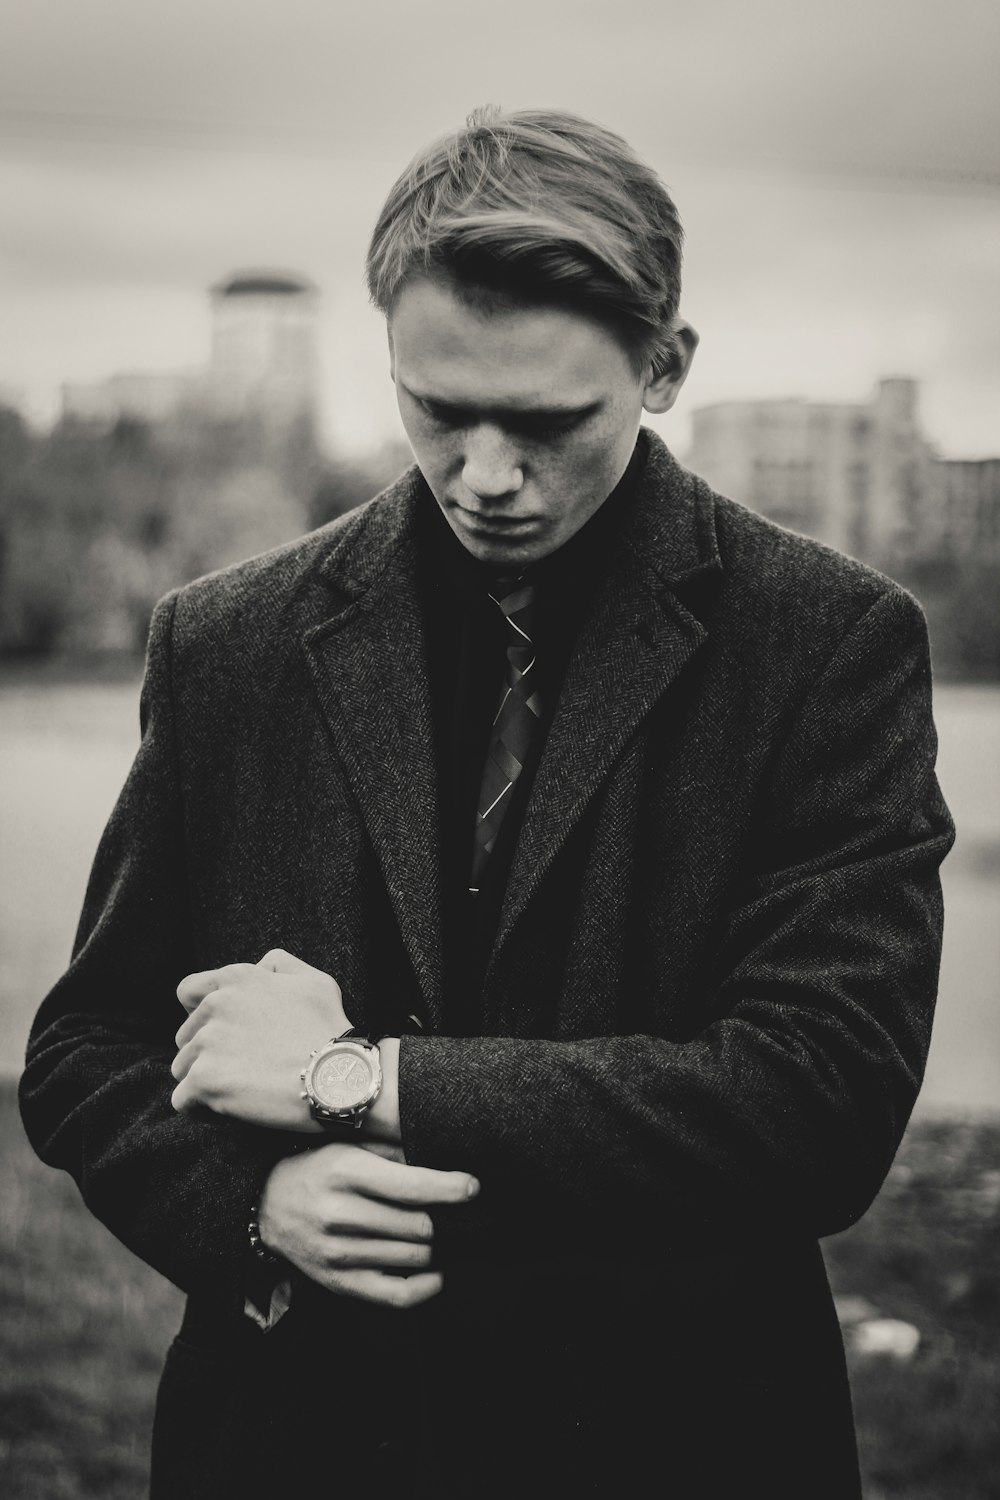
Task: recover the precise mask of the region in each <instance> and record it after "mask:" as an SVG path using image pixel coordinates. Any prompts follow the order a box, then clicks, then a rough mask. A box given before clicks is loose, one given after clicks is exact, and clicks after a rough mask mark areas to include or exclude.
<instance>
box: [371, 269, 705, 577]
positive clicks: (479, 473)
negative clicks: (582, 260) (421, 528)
mask: <svg viewBox="0 0 1000 1500" xmlns="http://www.w3.org/2000/svg"><path fill="white" fill-rule="evenodd" d="M685 326H686V325H685ZM389 349H390V356H391V371H392V378H393V380H394V381H395V383H396V396H397V400H398V402H399V410H400V415H401V416H402V419H403V426H404V427H405V429H406V434H407V437H408V438H409V440H410V443H411V445H412V447H413V452H414V454H415V456H416V459H417V463H418V464H419V465H420V469H421V471H422V473H423V475H424V478H425V479H426V480H427V483H428V484H429V486H430V488H431V490H432V492H433V494H434V498H435V499H436V500H437V503H438V505H439V506H440V507H441V510H442V512H443V514H444V516H445V519H446V520H447V522H448V524H449V526H450V527H451V529H452V531H453V532H454V533H455V535H456V536H457V537H458V539H459V541H460V542H461V543H462V545H463V546H464V547H465V548H466V550H467V551H469V552H471V553H472V555H473V557H476V558H478V559H479V560H480V561H481V562H485V563H489V564H491V565H493V566H495V567H497V568H503V569H516V570H520V569H522V568H524V567H526V566H527V565H528V564H529V563H533V562H538V561H539V559H541V558H543V557H547V556H548V555H549V554H550V553H551V552H555V551H556V549H557V548H559V547H561V546H563V544H564V543H566V542H568V541H569V539H570V537H572V536H573V535H574V534H575V533H576V532H577V531H579V530H580V527H581V526H583V525H584V523H585V522H586V521H588V520H589V519H590V517H591V516H592V515H593V514H594V512H595V511H597V510H598V509H599V508H600V506H601V505H602V504H603V502H604V501H605V500H606V499H607V497H608V496H609V495H610V493H611V491H612V490H613V489H614V487H615V485H616V484H617V483H618V481H619V479H620V478H621V476H622V474H623V473H624V472H625V469H626V467H627V465H628V461H629V459H630V457H631V455H632V449H633V448H634V446H635V440H636V435H637V433H638V430H639V420H640V417H641V415H642V410H643V407H644V406H646V407H647V409H649V410H654V411H665V410H666V409H667V407H668V406H670V405H671V404H672V403H673V398H674V396H675V395H676V391H677V389H678V388H679V386H680V383H681V380H682V379H683V373H681V374H680V376H679V377H674V378H673V379H672V380H670V381H667V380H666V379H665V378H661V379H660V380H658V381H653V380H651V379H649V380H646V379H643V378H642V377H639V376H637V375H636V373H635V370H634V369H633V367H632V365H631V364H630V362H629V357H628V354H627V353H626V350H625V348H624V346H623V344H622V342H621V341H620V339H619V338H618V337H616V335H615V334H614V333H613V332H611V331H610V330H609V329H608V328H606V327H604V326H603V325H602V324H601V323H598V322H597V321H595V320H594V319H591V318H589V317H587V316H586V315H585V314H582V313H579V312H573V311H569V310H567V309H564V308H559V307H534V308H508V307H502V306H501V307H498V308H495V309H487V310H482V311H481V310H479V309H478V308H476V307H472V306H470V305H469V304H468V303H467V302H465V301H464V300H463V299H462V298H461V297H460V296H459V295H458V293H457V292H456V291H455V290H454V289H453V288H452V287H451V286H450V285H449V284H448V283H447V281H445V280H439V279H435V278H432V277H426V276H420V277H416V278H414V279H412V280H411V281H408V282H407V283H406V284H405V285H404V287H403V290H402V291H401V293H400V294H399V297H398V298H397V300H396V304H395V306H394V308H393V311H392V315H391V317H390V320H389ZM665 386H669V388H670V391H669V399H667V394H666V392H665V390H664V389H661V388H663V387H665Z"/></svg>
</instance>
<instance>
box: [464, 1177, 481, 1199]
mask: <svg viewBox="0 0 1000 1500" xmlns="http://www.w3.org/2000/svg"><path fill="white" fill-rule="evenodd" d="M465 1191H466V1195H467V1197H469V1198H474V1197H475V1196H476V1194H477V1193H478V1192H479V1182H478V1179H477V1178H475V1177H470V1178H469V1186H468V1187H467V1188H466V1190H465Z"/></svg>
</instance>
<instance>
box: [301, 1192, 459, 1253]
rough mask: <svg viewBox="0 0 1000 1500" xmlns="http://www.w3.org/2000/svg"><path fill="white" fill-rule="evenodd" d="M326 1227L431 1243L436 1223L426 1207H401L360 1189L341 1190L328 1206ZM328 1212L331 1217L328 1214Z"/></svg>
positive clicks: (337, 1231) (334, 1231) (346, 1232)
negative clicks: (368, 1195)
mask: <svg viewBox="0 0 1000 1500" xmlns="http://www.w3.org/2000/svg"><path fill="white" fill-rule="evenodd" d="M324 1216H325V1217H326V1222H325V1226H324V1227H325V1229H326V1230H327V1232H328V1233H330V1234H333V1235H342V1234H344V1235H355V1234H356V1235H359V1236H367V1237H372V1236H376V1237H378V1238H380V1239H381V1238H385V1239H392V1240H410V1241H413V1242H416V1243H421V1244H429V1243H430V1241H431V1240H432V1239H433V1238H434V1224H433V1221H432V1220H431V1216H430V1214H429V1213H427V1212H426V1210H424V1209H417V1208H399V1207H398V1206H397V1205H396V1204H394V1203H381V1202H379V1200H378V1199H377V1198H363V1197H362V1196H361V1195H360V1193H338V1194H337V1198H336V1202H335V1203H334V1204H331V1205H330V1206H329V1207H327V1208H326V1210H325V1215H324ZM327 1216H328V1217H327Z"/></svg>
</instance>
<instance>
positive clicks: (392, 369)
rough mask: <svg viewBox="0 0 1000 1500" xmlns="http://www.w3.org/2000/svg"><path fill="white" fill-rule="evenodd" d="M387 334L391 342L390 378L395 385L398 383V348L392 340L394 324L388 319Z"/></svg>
mask: <svg viewBox="0 0 1000 1500" xmlns="http://www.w3.org/2000/svg"><path fill="white" fill-rule="evenodd" d="M385 336H386V339H387V340H388V343H389V379H390V380H391V381H392V383H393V385H395V383H396V350H395V348H394V347H393V342H392V324H391V323H390V322H389V321H388V319H387V320H386V325H385Z"/></svg>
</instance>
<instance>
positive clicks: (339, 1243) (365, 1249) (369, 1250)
mask: <svg viewBox="0 0 1000 1500" xmlns="http://www.w3.org/2000/svg"><path fill="white" fill-rule="evenodd" d="M323 1259H324V1262H325V1263H326V1266H327V1268H328V1269H329V1270H331V1271H351V1270H363V1269H371V1270H379V1271H422V1270H424V1269H425V1267H427V1266H429V1265H430V1263H431V1247H430V1245H418V1244H414V1242H413V1241H412V1240H366V1239H362V1238H361V1236H360V1235H350V1234H345V1235H330V1236H328V1237H327V1239H326V1240H325V1241H324V1243H323Z"/></svg>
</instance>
